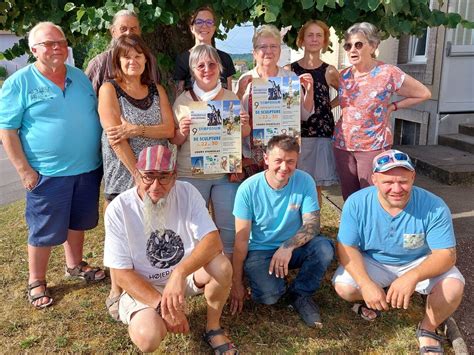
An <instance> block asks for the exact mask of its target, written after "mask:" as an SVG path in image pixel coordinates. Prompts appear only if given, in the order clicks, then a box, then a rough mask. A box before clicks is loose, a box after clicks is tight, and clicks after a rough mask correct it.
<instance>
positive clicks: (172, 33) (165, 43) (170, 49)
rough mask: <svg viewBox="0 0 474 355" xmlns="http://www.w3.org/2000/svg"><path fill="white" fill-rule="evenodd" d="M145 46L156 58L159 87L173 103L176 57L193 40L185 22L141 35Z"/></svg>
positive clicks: (186, 48) (191, 43)
mask: <svg viewBox="0 0 474 355" xmlns="http://www.w3.org/2000/svg"><path fill="white" fill-rule="evenodd" d="M143 38H144V40H145V42H146V44H147V45H148V46H149V47H150V50H151V51H152V53H153V54H154V55H155V56H156V58H157V65H158V70H159V73H160V78H161V83H160V84H161V85H163V86H164V87H165V88H166V90H167V91H168V96H169V98H170V102H173V101H174V99H175V98H174V92H175V90H174V87H175V83H174V81H173V71H174V63H175V58H176V56H177V55H178V54H179V53H181V52H184V51H185V50H188V49H189V48H191V47H192V46H193V45H194V38H193V36H192V34H191V32H190V31H189V26H188V25H187V23H186V22H185V21H180V22H179V23H178V24H177V25H173V26H169V25H158V26H156V28H155V31H154V32H151V33H147V34H144V35H143Z"/></svg>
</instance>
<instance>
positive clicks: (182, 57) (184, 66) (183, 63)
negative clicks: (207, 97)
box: [173, 49, 235, 90]
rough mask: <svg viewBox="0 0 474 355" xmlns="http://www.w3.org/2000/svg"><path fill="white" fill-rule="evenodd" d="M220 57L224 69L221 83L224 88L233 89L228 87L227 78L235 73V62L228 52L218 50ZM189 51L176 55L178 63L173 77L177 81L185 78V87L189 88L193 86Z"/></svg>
mask: <svg viewBox="0 0 474 355" xmlns="http://www.w3.org/2000/svg"><path fill="white" fill-rule="evenodd" d="M217 54H219V58H220V59H221V62H222V66H223V71H222V73H221V83H222V86H223V87H224V89H229V90H232V88H228V87H227V78H228V77H229V76H232V75H234V74H235V68H234V63H233V62H232V58H231V57H230V55H228V54H227V53H226V52H223V51H220V50H219V49H218V50H217ZM189 56H190V53H189V51H186V52H183V53H181V54H179V55H178V56H177V57H176V63H175V67H174V74H173V79H174V80H176V81H180V80H184V89H185V90H189V89H191V88H192V87H193V83H192V81H191V72H190V71H189Z"/></svg>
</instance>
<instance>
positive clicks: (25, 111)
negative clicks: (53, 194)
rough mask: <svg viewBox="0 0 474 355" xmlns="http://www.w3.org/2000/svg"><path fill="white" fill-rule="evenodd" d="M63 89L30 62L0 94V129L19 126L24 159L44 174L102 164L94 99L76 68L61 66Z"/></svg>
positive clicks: (74, 171) (63, 173)
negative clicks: (64, 79)
mask: <svg viewBox="0 0 474 355" xmlns="http://www.w3.org/2000/svg"><path fill="white" fill-rule="evenodd" d="M66 68H67V74H66V85H65V89H64V91H62V90H61V89H60V88H59V87H58V86H57V85H55V84H54V83H53V82H52V81H50V80H49V79H47V78H46V77H45V76H43V75H42V74H41V73H40V72H39V70H38V69H37V68H36V66H35V65H34V64H31V65H28V66H26V67H25V68H22V69H20V70H18V71H17V72H15V73H14V74H13V75H12V76H10V77H9V78H8V79H7V80H6V81H5V83H4V84H3V87H2V89H1V93H0V129H12V130H16V129H18V130H19V132H18V133H19V137H20V141H21V144H22V148H23V151H24V153H25V156H26V159H27V160H28V163H29V164H30V165H31V167H32V168H33V169H34V170H36V171H38V172H39V173H40V174H42V175H45V176H71V175H78V174H82V173H86V172H89V171H92V170H95V169H96V168H98V167H99V166H100V165H101V164H102V157H101V153H100V136H101V133H102V128H101V126H100V122H99V116H98V114H97V98H96V96H95V93H94V90H93V89H92V84H91V83H90V81H89V79H88V78H87V76H86V75H85V74H84V73H83V72H82V71H81V70H79V69H77V68H74V67H71V66H68V65H66Z"/></svg>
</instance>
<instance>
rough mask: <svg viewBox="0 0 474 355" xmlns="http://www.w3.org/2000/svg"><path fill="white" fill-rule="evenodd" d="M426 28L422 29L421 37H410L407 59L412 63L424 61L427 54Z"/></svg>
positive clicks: (427, 37)
mask: <svg viewBox="0 0 474 355" xmlns="http://www.w3.org/2000/svg"><path fill="white" fill-rule="evenodd" d="M428 39H429V36H428V29H426V30H424V31H423V36H421V37H415V36H411V37H410V45H409V52H408V59H409V61H410V62H412V63H426V59H427V54H428Z"/></svg>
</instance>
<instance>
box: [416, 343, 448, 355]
mask: <svg viewBox="0 0 474 355" xmlns="http://www.w3.org/2000/svg"><path fill="white" fill-rule="evenodd" d="M426 353H437V354H444V350H443V348H442V347H441V345H428V346H422V347H421V348H420V354H426Z"/></svg>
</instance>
